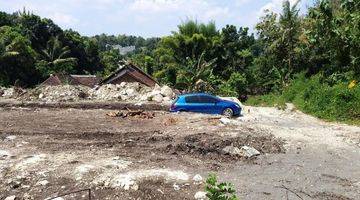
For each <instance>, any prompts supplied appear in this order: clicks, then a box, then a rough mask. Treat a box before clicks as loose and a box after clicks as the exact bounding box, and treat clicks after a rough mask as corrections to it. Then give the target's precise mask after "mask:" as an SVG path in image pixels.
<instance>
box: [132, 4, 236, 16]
mask: <svg viewBox="0 0 360 200" xmlns="http://www.w3.org/2000/svg"><path fill="white" fill-rule="evenodd" d="M129 8H130V10H131V11H133V12H140V13H142V14H146V15H148V14H167V15H168V16H171V17H174V16H177V17H179V18H181V17H190V18H196V19H199V20H201V21H209V20H215V19H216V18H218V17H226V16H228V13H229V9H228V8H227V7H224V6H219V5H217V4H214V3H211V2H209V1H206V0H135V1H134V2H133V3H132V4H130V6H129Z"/></svg>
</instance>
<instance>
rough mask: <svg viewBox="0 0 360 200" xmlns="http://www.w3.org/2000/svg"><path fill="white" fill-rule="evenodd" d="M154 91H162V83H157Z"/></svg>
mask: <svg viewBox="0 0 360 200" xmlns="http://www.w3.org/2000/svg"><path fill="white" fill-rule="evenodd" d="M153 91H161V87H160V85H158V84H155V86H154V89H153Z"/></svg>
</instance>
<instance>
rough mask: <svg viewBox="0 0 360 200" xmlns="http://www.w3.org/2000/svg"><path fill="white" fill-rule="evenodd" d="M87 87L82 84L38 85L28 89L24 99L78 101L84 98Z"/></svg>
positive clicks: (86, 93) (86, 95) (86, 94)
mask: <svg viewBox="0 0 360 200" xmlns="http://www.w3.org/2000/svg"><path fill="white" fill-rule="evenodd" d="M88 91H89V88H87V87H84V86H73V85H57V86H40V87H38V88H35V89H33V90H30V91H28V94H27V95H26V97H25V98H26V100H32V101H33V100H40V101H45V102H60V101H78V100H81V99H86V98H87V97H88V96H89V95H88Z"/></svg>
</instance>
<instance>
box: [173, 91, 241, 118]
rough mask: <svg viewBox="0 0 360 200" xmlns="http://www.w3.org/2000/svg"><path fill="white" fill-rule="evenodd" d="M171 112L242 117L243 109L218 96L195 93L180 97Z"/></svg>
mask: <svg viewBox="0 0 360 200" xmlns="http://www.w3.org/2000/svg"><path fill="white" fill-rule="evenodd" d="M170 111H171V112H179V111H189V112H201V113H208V114H222V115H225V116H228V117H231V116H238V115H240V113H241V107H240V105H239V104H237V103H235V102H232V101H227V100H223V99H220V98H219V97H216V96H212V95H209V94H205V93H193V94H184V95H180V96H178V97H177V98H176V100H175V101H174V102H173V104H172V105H171V107H170Z"/></svg>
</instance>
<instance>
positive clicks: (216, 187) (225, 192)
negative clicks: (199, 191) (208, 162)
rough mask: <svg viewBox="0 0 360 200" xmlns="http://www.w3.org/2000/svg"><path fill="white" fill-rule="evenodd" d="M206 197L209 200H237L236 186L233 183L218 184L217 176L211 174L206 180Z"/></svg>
mask: <svg viewBox="0 0 360 200" xmlns="http://www.w3.org/2000/svg"><path fill="white" fill-rule="evenodd" d="M205 190H206V193H207V194H206V196H207V197H208V198H209V200H237V199H238V198H237V196H236V191H235V189H234V185H233V184H231V183H226V182H222V183H218V180H217V178H216V175H214V174H210V175H209V177H208V178H207V179H206V187H205Z"/></svg>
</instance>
